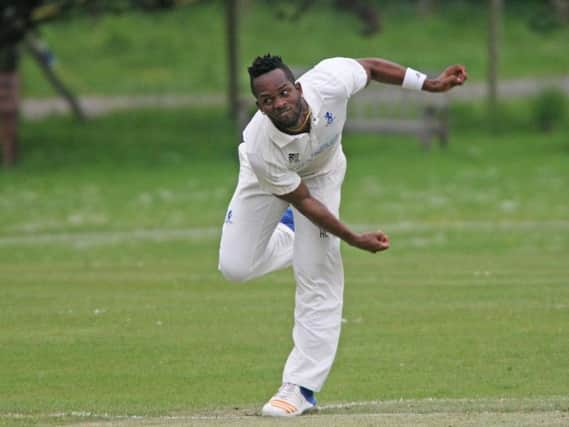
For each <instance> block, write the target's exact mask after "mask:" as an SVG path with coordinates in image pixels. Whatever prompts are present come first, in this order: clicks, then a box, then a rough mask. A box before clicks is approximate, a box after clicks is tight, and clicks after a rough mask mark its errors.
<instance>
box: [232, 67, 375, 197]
mask: <svg viewBox="0 0 569 427" xmlns="http://www.w3.org/2000/svg"><path fill="white" fill-rule="evenodd" d="M298 81H299V82H300V84H301V85H302V91H303V97H304V99H305V100H306V102H307V103H308V105H309V106H310V109H311V111H312V123H311V124H310V133H302V134H299V135H288V134H286V133H284V132H281V131H280V130H278V129H277V128H276V127H275V125H273V123H272V122H271V120H270V119H269V118H268V117H267V116H265V115H263V114H262V113H261V112H260V111H257V113H256V114H255V115H254V116H253V118H252V119H251V121H250V122H249V124H248V125H247V127H246V128H245V130H244V131H243V141H244V143H243V144H241V146H240V147H239V149H240V151H241V150H244V151H245V155H246V156H245V157H246V158H247V159H248V160H249V163H250V165H251V169H252V170H253V172H254V173H255V175H256V176H257V179H258V181H259V185H260V186H261V188H262V189H263V190H265V191H267V192H269V193H272V194H275V195H282V194H287V193H290V192H292V191H294V190H295V189H296V188H297V187H298V186H299V185H300V181H301V179H303V178H311V177H315V176H319V175H324V174H326V173H328V172H329V171H331V170H333V169H334V168H335V167H336V165H337V164H338V162H340V161H342V156H343V154H342V145H341V143H342V130H343V128H344V123H345V121H346V111H347V105H348V100H349V99H350V97H351V96H352V95H354V94H355V93H357V92H358V91H359V90H361V89H363V88H364V87H365V86H366V84H367V73H366V71H365V69H364V68H363V66H362V65H361V64H360V63H359V62H358V61H356V60H355V59H351V58H330V59H325V60H323V61H321V62H320V63H319V64H317V65H316V66H315V67H314V68H312V69H310V70H309V71H307V72H306V73H305V74H303V75H302V76H301V77H300V78H299V79H298Z"/></svg>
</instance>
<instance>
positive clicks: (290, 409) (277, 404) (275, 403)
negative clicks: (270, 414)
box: [271, 400, 297, 414]
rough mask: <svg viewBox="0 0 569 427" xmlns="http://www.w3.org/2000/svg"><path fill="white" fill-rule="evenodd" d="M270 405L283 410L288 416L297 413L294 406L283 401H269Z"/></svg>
mask: <svg viewBox="0 0 569 427" xmlns="http://www.w3.org/2000/svg"><path fill="white" fill-rule="evenodd" d="M271 405H273V406H275V407H277V408H280V409H283V410H284V411H285V412H286V413H288V414H292V413H293V412H296V411H297V408H296V406H294V405H293V404H291V403H289V402H287V401H285V400H271Z"/></svg>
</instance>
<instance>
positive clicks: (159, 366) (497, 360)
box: [0, 110, 569, 425]
mask: <svg viewBox="0 0 569 427" xmlns="http://www.w3.org/2000/svg"><path fill="white" fill-rule="evenodd" d="M464 113H465V112H463V113H462V114H463V115H462V116H460V115H458V116H457V120H462V122H460V123H459V124H461V126H462V129H459V128H455V129H453V132H452V134H451V144H450V146H449V147H448V149H446V150H439V149H438V148H437V147H433V149H432V150H431V151H430V152H424V151H422V150H421V149H420V147H419V145H418V142H417V141H415V140H413V139H408V138H392V137H388V136H382V137H363V136H356V135H346V136H345V142H344V145H345V151H346V153H347V155H348V159H349V160H348V161H349V165H348V175H347V177H346V182H345V186H344V194H343V209H342V213H343V217H344V219H345V220H346V221H347V222H349V223H351V224H360V226H358V227H361V224H369V226H370V227H374V228H379V227H381V228H384V229H385V231H386V232H388V233H389V234H390V236H391V238H392V241H393V247H392V249H391V250H390V251H388V252H387V253H384V254H381V255H375V256H374V255H369V254H366V253H362V252H360V251H357V250H355V249H353V248H351V247H347V246H344V248H343V254H344V259H345V270H346V295H345V312H344V317H345V319H346V323H345V324H344V329H343V335H342V341H341V345H340V350H339V353H338V358H337V362H336V364H335V367H334V370H333V372H332V374H331V376H330V378H329V382H328V384H327V386H326V388H325V390H324V391H323V392H322V393H321V394H320V396H319V397H320V400H321V402H322V403H330V402H335V401H363V400H377V399H379V400H389V399H400V398H404V399H420V398H426V397H436V398H471V399H479V398H483V399H488V398H499V397H507V398H548V397H555V396H565V397H566V396H568V395H569V387H568V384H569V374H568V372H567V369H566V368H567V364H566V360H567V354H568V353H569V342H568V341H567V339H566V336H567V325H568V324H569V286H568V285H569V283H568V281H567V280H568V279H567V278H568V277H569V268H568V267H567V263H566V259H567V256H568V255H569V234H568V233H567V231H568V229H569V224H568V222H567V218H569V199H568V194H567V191H566V189H567V188H568V186H569V175H568V174H567V170H568V166H569V146H568V145H567V144H568V141H567V138H566V135H567V132H566V129H558V130H557V131H555V132H554V133H552V134H540V133H537V132H535V131H531V130H530V129H529V128H527V129H522V130H521V131H517V132H513V131H510V132H505V131H502V132H501V133H497V134H490V133H487V132H483V131H480V130H478V131H476V132H474V131H472V130H471V129H470V127H469V126H467V124H465V123H464V120H465V119H464V117H466V116H467V115H466V114H464ZM474 115H475V113H473V116H474ZM460 117H462V118H460ZM232 135H233V133H232V129H231V126H230V124H229V123H228V121H227V119H226V118H225V115H224V114H223V113H221V112H217V111H205V112H198V111H195V110H179V111H177V110H174V111H168V112H155V111H148V112H144V111H141V112H136V113H125V114H120V115H115V116H112V117H107V118H99V119H94V120H92V121H89V122H87V123H86V124H84V125H77V124H73V123H70V122H68V121H67V119H53V120H49V121H41V122H33V123H26V124H25V126H24V128H23V135H22V137H23V144H22V149H23V155H24V162H23V163H22V164H21V165H19V166H18V167H16V168H14V169H12V170H4V171H2V173H1V174H0V283H1V285H0V325H2V326H1V328H2V334H1V335H0V378H2V381H0V424H2V423H4V424H6V425H13V424H15V423H18V424H22V425H24V424H32V425H33V424H35V423H38V422H40V423H58V422H64V421H66V420H67V421H72V420H73V419H74V417H71V416H70V417H68V418H67V419H61V418H58V419H57V418H56V419H54V418H49V417H46V414H53V413H61V412H65V413H71V412H73V411H86V412H93V413H95V414H105V413H107V414H111V415H125V414H151V415H168V414H176V413H195V412H196V411H201V412H203V411H209V410H211V409H213V408H214V407H220V408H232V407H243V406H245V407H252V406H258V405H259V404H260V403H261V402H263V401H264V400H265V399H266V398H267V396H268V395H270V394H271V393H272V392H273V391H274V389H275V388H276V387H277V386H278V383H279V380H280V374H281V369H282V365H283V363H284V360H285V357H286V355H287V354H288V351H289V350H290V346H291V341H290V328H291V322H292V306H293V296H294V284H293V279H292V273H291V272H290V271H284V272H278V273H274V274H271V275H269V276H267V277H265V278H263V279H259V280H256V281H254V282H252V283H250V284H245V285H232V284H229V283H226V282H224V281H223V280H222V278H221V276H220V275H219V274H218V273H217V271H216V263H217V243H218V234H217V231H216V230H218V227H219V226H220V223H221V221H222V218H223V214H224V211H225V208H226V204H227V202H228V199H229V197H230V196H231V193H232V191H233V186H234V185H235V181H236V172H237V163H236V160H235V154H234V153H235V152H234V150H235V144H234V143H233V140H232ZM196 228H199V229H202V230H203V233H201V234H199V233H198V234H180V235H179V236H178V237H177V236H176V235H175V234H172V233H168V231H169V230H170V231H171V230H180V233H183V232H184V231H187V230H191V229H196ZM141 230H143V231H144V230H147V231H149V230H158V232H156V234H147V235H144V234H143V235H141V234H137V233H140V231H141ZM7 414H27V415H31V418H23V419H15V418H13V417H10V416H8V415H7ZM95 418H96V417H94V418H92V419H95ZM82 419H84V418H82ZM87 419H89V417H87Z"/></svg>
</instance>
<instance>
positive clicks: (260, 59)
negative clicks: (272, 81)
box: [247, 53, 295, 94]
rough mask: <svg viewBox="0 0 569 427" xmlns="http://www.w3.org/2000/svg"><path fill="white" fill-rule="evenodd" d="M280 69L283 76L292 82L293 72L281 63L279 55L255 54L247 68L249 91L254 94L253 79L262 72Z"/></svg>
mask: <svg viewBox="0 0 569 427" xmlns="http://www.w3.org/2000/svg"><path fill="white" fill-rule="evenodd" d="M277 68H278V69H281V70H283V72H284V73H285V76H286V77H287V78H288V79H289V80H290V81H291V82H292V83H294V81H295V79H294V74H293V73H292V71H291V70H290V68H289V67H288V66H287V65H286V64H285V63H283V60H282V58H281V57H280V56H272V55H271V54H270V53H267V54H266V55H264V56H257V57H256V58H255V60H254V61H253V63H252V64H251V66H250V67H249V68H248V69H247V70H248V71H249V79H250V83H251V92H253V94H255V88H254V87H253V80H255V79H256V78H257V77H259V76H262V75H263V74H266V73H269V72H271V71H273V70H276V69H277Z"/></svg>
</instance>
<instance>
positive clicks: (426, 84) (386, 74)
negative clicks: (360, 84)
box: [357, 58, 468, 92]
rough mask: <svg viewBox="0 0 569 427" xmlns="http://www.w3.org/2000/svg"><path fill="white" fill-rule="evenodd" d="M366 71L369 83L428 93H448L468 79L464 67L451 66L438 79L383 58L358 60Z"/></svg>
mask: <svg viewBox="0 0 569 427" xmlns="http://www.w3.org/2000/svg"><path fill="white" fill-rule="evenodd" d="M357 61H358V62H359V63H360V64H361V65H362V66H363V67H364V69H365V71H366V73H367V75H368V81H370V80H374V81H376V82H380V83H387V84H393V85H400V86H403V87H407V88H410V89H416V90H424V91H427V92H446V91H448V90H450V89H452V88H453V87H455V86H460V85H462V84H463V83H464V82H465V81H466V79H467V78H468V74H467V72H466V67H465V66H464V65H451V66H449V67H447V68H446V69H445V70H444V71H443V72H442V73H441V74H440V75H439V76H438V77H436V78H434V79H430V78H428V77H427V76H426V75H425V74H423V73H421V72H418V71H416V70H413V69H412V68H407V67H404V66H402V65H399V64H396V63H395V62H391V61H388V60H385V59H381V58H361V59H358V60H357Z"/></svg>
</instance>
